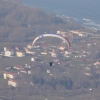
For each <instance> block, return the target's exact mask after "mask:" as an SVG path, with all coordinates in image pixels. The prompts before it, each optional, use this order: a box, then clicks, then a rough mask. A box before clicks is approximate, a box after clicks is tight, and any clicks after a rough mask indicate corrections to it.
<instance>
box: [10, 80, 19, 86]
mask: <svg viewBox="0 0 100 100" xmlns="http://www.w3.org/2000/svg"><path fill="white" fill-rule="evenodd" d="M8 85H10V86H12V87H17V86H18V82H17V81H16V80H8Z"/></svg>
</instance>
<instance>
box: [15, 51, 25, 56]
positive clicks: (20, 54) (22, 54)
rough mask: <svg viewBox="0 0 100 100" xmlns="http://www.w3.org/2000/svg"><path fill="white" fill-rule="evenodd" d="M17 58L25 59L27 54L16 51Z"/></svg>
mask: <svg viewBox="0 0 100 100" xmlns="http://www.w3.org/2000/svg"><path fill="white" fill-rule="evenodd" d="M16 56H17V57H24V56H25V53H24V52H23V51H16Z"/></svg>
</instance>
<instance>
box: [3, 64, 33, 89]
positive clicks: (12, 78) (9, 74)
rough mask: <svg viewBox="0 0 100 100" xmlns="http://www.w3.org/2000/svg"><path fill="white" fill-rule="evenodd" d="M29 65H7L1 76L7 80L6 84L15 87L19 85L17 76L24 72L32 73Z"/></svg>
mask: <svg viewBox="0 0 100 100" xmlns="http://www.w3.org/2000/svg"><path fill="white" fill-rule="evenodd" d="M31 67H32V66H31V65H28V64H25V65H24V66H22V65H15V66H13V67H9V68H7V69H10V70H7V71H4V72H3V78H4V79H6V80H8V85H10V86H13V87H17V86H19V81H18V80H19V77H21V75H24V74H28V75H30V74H32V73H33V70H32V69H31Z"/></svg>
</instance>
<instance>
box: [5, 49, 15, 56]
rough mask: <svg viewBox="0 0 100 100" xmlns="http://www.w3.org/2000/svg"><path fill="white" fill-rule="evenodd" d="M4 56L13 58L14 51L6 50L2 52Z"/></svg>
mask: <svg viewBox="0 0 100 100" xmlns="http://www.w3.org/2000/svg"><path fill="white" fill-rule="evenodd" d="M4 55H5V56H13V55H14V51H13V50H6V51H5V52H4Z"/></svg>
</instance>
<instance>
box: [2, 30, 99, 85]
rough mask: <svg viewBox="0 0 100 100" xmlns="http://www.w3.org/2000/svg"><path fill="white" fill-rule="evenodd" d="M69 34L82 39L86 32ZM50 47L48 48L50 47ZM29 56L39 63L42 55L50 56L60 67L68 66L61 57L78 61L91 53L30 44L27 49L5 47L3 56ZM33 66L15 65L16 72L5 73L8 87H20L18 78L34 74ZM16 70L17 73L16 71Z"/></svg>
mask: <svg viewBox="0 0 100 100" xmlns="http://www.w3.org/2000/svg"><path fill="white" fill-rule="evenodd" d="M66 33H67V32H63V31H57V34H61V35H63V36H66ZM68 33H69V34H72V33H73V34H76V35H78V36H80V37H84V35H85V34H84V32H80V31H68ZM47 45H48V46H49V47H48V46H47ZM91 45H96V43H87V47H90V46H91ZM27 54H29V55H31V59H30V60H31V61H33V62H36V61H38V58H39V56H41V55H44V56H46V55H48V54H49V56H51V57H53V58H54V59H53V61H54V62H58V64H59V65H62V66H64V65H66V62H64V61H60V60H58V59H59V57H61V56H63V58H64V57H65V59H66V58H69V57H72V58H73V59H77V58H79V57H88V56H89V55H90V54H91V52H90V51H86V50H81V51H77V50H74V49H73V48H71V49H70V50H68V49H67V48H66V46H64V45H62V46H53V45H51V44H46V46H45V45H43V44H42V46H41V45H35V46H32V44H28V45H27V46H26V47H23V49H20V48H19V47H15V48H13V49H12V48H8V47H4V51H3V56H7V57H14V56H17V57H26V56H27ZM97 64H99V63H98V62H96V63H94V65H97ZM31 67H32V66H31V65H27V64H25V65H24V66H22V65H15V66H13V69H14V71H5V72H4V73H3V77H4V79H7V80H8V85H10V86H13V87H17V86H19V81H18V80H17V78H18V77H20V75H21V74H22V73H24V74H28V75H29V74H32V73H33V71H32V69H31ZM85 69H86V71H89V70H90V68H89V67H86V68H85ZM15 70H16V71H15ZM47 73H49V74H50V75H52V74H51V71H50V70H49V69H47ZM85 75H87V76H89V75H90V74H89V73H88V72H86V73H85Z"/></svg>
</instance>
